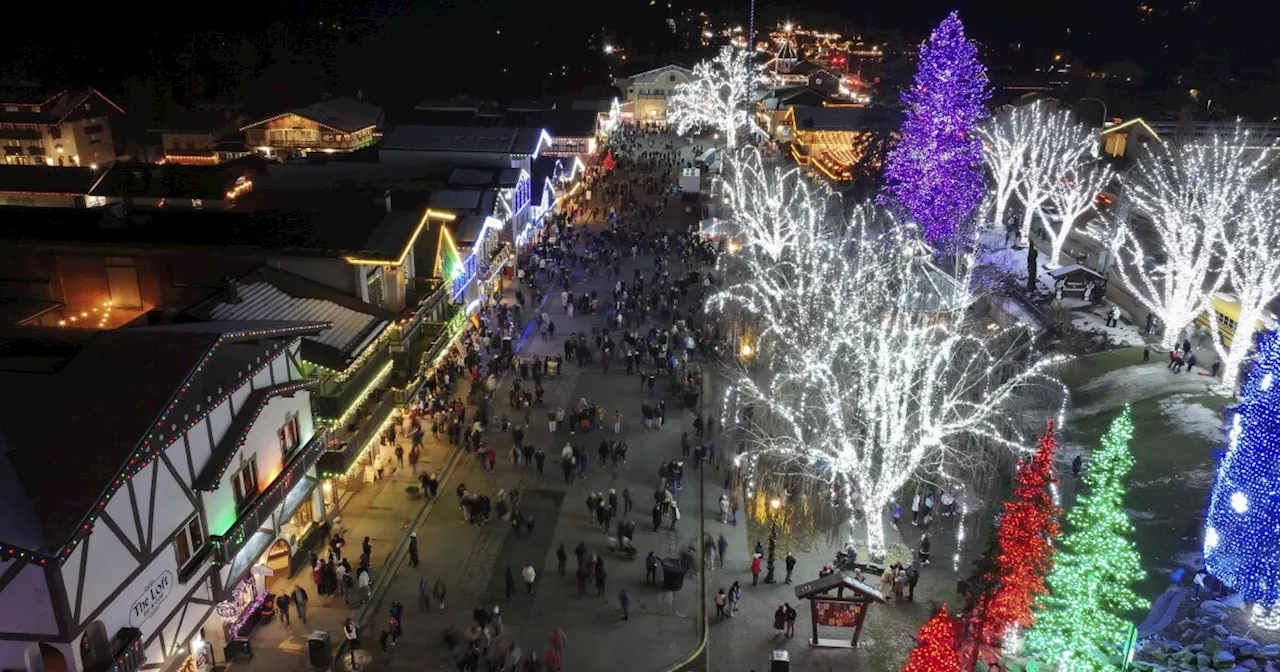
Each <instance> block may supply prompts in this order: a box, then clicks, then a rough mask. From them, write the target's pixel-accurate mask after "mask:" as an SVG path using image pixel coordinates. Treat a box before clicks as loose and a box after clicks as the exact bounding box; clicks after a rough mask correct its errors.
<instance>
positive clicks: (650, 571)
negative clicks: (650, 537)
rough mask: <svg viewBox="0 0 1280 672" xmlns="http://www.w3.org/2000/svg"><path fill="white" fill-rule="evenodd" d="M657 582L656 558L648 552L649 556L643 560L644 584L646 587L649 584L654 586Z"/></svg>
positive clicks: (652, 553) (651, 552)
mask: <svg viewBox="0 0 1280 672" xmlns="http://www.w3.org/2000/svg"><path fill="white" fill-rule="evenodd" d="M657 582H658V556H657V555H656V554H655V553H654V552H653V551H649V555H646V556H645V558H644V584H645V585H646V586H647V585H649V584H650V583H655V584H656V583H657Z"/></svg>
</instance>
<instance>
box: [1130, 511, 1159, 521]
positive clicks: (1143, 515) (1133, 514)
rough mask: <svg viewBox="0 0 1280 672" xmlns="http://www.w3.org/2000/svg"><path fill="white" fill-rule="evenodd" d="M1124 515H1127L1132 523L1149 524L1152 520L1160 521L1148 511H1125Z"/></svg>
mask: <svg viewBox="0 0 1280 672" xmlns="http://www.w3.org/2000/svg"><path fill="white" fill-rule="evenodd" d="M1124 512H1125V513H1127V514H1129V520H1132V521H1134V522H1143V523H1149V522H1151V521H1154V520H1160V517H1159V516H1157V515H1156V514H1154V513H1152V512H1150V511H1138V510H1136V509H1125V510H1124Z"/></svg>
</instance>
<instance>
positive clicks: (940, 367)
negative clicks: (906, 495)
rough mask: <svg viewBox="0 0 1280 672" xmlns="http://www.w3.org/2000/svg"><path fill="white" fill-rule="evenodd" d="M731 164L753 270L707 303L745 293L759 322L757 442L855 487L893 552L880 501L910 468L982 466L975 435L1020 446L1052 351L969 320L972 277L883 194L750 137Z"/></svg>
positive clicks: (753, 377)
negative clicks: (822, 173) (880, 202)
mask: <svg viewBox="0 0 1280 672" xmlns="http://www.w3.org/2000/svg"><path fill="white" fill-rule="evenodd" d="M753 156H754V157H756V158H752V157H753ZM729 164H730V165H729V166H728V168H729V170H730V177H729V179H727V180H726V182H725V187H726V196H727V197H728V199H729V201H730V203H729V213H728V217H729V218H730V219H731V220H733V221H735V222H737V223H739V229H740V235H741V236H742V250H741V255H740V256H741V258H742V263H743V264H744V269H743V272H742V273H741V274H740V278H739V279H738V280H737V281H735V282H730V283H729V284H727V285H726V286H725V288H724V289H723V290H722V291H721V292H719V293H718V294H717V295H715V296H714V297H713V298H712V301H711V307H712V308H713V309H714V308H721V307H727V306H736V307H737V308H738V309H740V310H741V311H742V312H743V313H745V314H746V315H748V316H749V317H750V318H753V319H754V320H755V321H756V323H757V324H758V327H759V330H760V336H758V337H757V343H758V344H759V347H758V348H757V349H756V355H755V356H756V358H758V360H759V362H760V364H763V365H764V366H756V367H753V369H752V371H748V370H746V369H743V370H741V371H738V372H737V375H736V376H735V381H734V386H735V389H736V390H737V391H738V393H739V394H741V395H742V398H743V400H744V401H745V402H746V403H748V404H750V405H751V406H752V407H753V408H754V409H755V412H754V413H753V418H754V419H753V422H751V423H750V424H749V425H748V426H747V427H746V432H747V435H748V437H749V438H748V442H747V443H748V447H749V448H750V449H751V450H752V451H753V452H754V453H756V454H758V455H759V456H761V457H762V458H764V459H767V460H768V461H769V462H770V464H771V465H772V468H774V469H777V470H779V471H781V472H783V473H796V474H804V475H806V476H809V477H813V478H819V479H822V480H825V481H831V482H839V483H841V484H842V485H843V486H844V491H845V492H848V493H850V495H851V496H852V495H853V493H854V492H856V493H857V496H858V501H859V506H860V508H862V510H863V511H864V512H865V513H866V516H867V544H868V547H869V548H870V549H871V551H872V554H873V555H876V556H877V557H883V554H884V552H885V538H884V524H883V523H884V517H883V516H884V510H885V507H886V505H887V504H888V503H889V502H890V501H891V500H892V498H893V497H895V496H896V495H897V493H898V491H899V490H901V489H902V487H903V486H904V485H905V484H906V483H908V482H909V481H910V479H912V478H913V477H917V476H919V475H921V474H922V473H924V472H930V473H932V472H934V471H935V470H940V469H950V468H954V467H960V468H964V467H972V466H976V465H975V462H977V461H979V460H981V459H982V455H983V453H982V451H980V450H975V449H974V446H973V445H967V442H970V441H974V440H976V441H982V442H986V443H987V444H988V445H996V446H1002V447H1006V448H1008V449H1010V450H1018V449H1021V448H1022V447H1024V446H1025V442H1023V441H1022V435H1021V433H1020V431H1018V430H1019V427H1018V424H1019V418H1020V416H1019V414H1018V413H1017V412H1016V410H1015V409H1016V408H1017V407H1018V405H1019V402H1020V401H1025V400H1024V399H1023V398H1022V397H1021V394H1020V393H1021V392H1022V391H1024V390H1026V389H1027V388H1029V387H1032V386H1037V385H1049V384H1050V381H1049V379H1048V378H1047V377H1046V376H1045V374H1044V369H1045V367H1046V366H1047V365H1048V364H1049V361H1048V360H1042V361H1040V362H1030V363H1029V362H1027V361H1025V360H1024V358H1023V357H1022V354H1024V353H1022V351H1021V348H1022V347H1023V343H1024V342H1025V341H1023V340H1021V339H1018V338H1017V335H1016V334H1014V333H1011V332H1003V333H995V334H993V333H991V332H988V331H985V330H982V329H974V328H973V325H971V324H969V323H967V321H966V320H965V319H964V315H965V312H966V309H967V308H968V306H969V305H971V300H972V297H971V296H970V295H969V294H968V292H967V291H966V289H965V287H966V286H965V285H962V284H958V283H955V282H953V281H950V280H949V279H948V278H947V277H946V276H945V274H943V273H941V272H939V271H938V270H937V269H936V268H935V267H933V266H932V264H931V263H930V261H929V253H928V250H927V249H925V248H924V247H923V246H920V245H919V244H918V243H914V242H913V241H914V239H915V235H916V234H915V232H914V231H911V230H910V228H909V227H907V226H904V225H902V224H901V223H899V222H896V221H894V220H893V218H892V217H891V216H890V215H888V214H887V213H886V212H885V211H884V210H882V209H881V208H879V207H877V206H874V205H869V204H862V205H858V206H856V207H854V208H853V210H852V212H851V214H849V215H847V216H846V215H843V214H839V210H840V209H838V208H832V207H830V206H829V205H828V204H826V202H827V201H829V198H830V197H828V196H827V195H826V194H825V193H823V192H820V191H815V190H813V189H810V188H807V187H801V186H799V185H798V184H797V183H796V182H794V181H792V178H791V177H790V174H789V173H786V172H782V173H779V172H777V171H776V170H771V169H769V168H768V166H767V161H766V162H761V160H760V159H759V158H758V156H757V155H755V153H754V152H748V153H746V154H745V156H744V157H731V158H730V160H729ZM743 165H746V166H747V168H746V169H745V170H744V169H743ZM756 166H758V167H759V168H757V167H756ZM739 175H740V176H742V177H741V179H738V177H737V176H739ZM779 178H783V179H779ZM750 209H757V210H758V211H757V212H749V211H748V210H750ZM833 218H834V221H833ZM1040 417H1043V416H1040Z"/></svg>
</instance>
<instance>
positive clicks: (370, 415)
mask: <svg viewBox="0 0 1280 672" xmlns="http://www.w3.org/2000/svg"><path fill="white" fill-rule="evenodd" d="M379 395H381V396H379ZM398 401H399V400H398V398H397V397H396V394H395V392H394V391H392V390H378V391H375V392H374V393H373V396H372V397H370V398H369V399H368V400H367V401H365V402H364V406H365V407H367V408H368V411H367V412H365V411H364V409H361V410H360V411H359V412H358V416H357V417H359V418H360V420H359V424H358V425H357V426H355V428H354V429H351V428H347V429H341V430H339V431H340V432H341V434H343V435H345V436H344V438H342V439H340V440H341V442H342V447H341V448H339V449H337V450H331V451H329V452H327V453H325V454H324V455H322V456H321V457H320V460H319V461H318V462H317V463H316V470H317V471H318V472H319V473H320V477H321V478H338V477H341V476H343V475H344V474H346V473H347V470H348V469H350V468H351V465H353V464H355V461H356V459H357V458H359V457H360V456H361V455H362V454H363V453H364V451H365V448H367V447H369V446H370V445H372V444H373V442H374V441H376V440H377V439H378V432H380V431H382V428H383V425H385V424H386V422H387V419H388V418H390V417H391V413H392V412H393V411H395V409H396V406H397V405H398Z"/></svg>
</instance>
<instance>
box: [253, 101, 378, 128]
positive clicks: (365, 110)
mask: <svg viewBox="0 0 1280 672" xmlns="http://www.w3.org/2000/svg"><path fill="white" fill-rule="evenodd" d="M290 114H293V115H297V116H299V117H302V118H303V119H308V120H310V121H314V122H316V123H317V124H319V125H321V126H323V127H324V128H327V129H329V130H331V131H336V132H338V133H355V132H356V131H361V130H364V129H366V128H371V127H378V126H381V125H382V119H383V114H382V108H381V107H378V106H377V105H373V104H370V103H366V102H364V101H362V100H357V99H355V98H331V99H329V100H325V101H321V102H319V103H312V104H311V105H307V106H306V107H299V108H297V109H294V110H289V111H288V112H283V113H281V114H277V115H275V116H272V117H268V118H266V119H262V120H259V121H255V122H253V123H252V124H248V125H247V126H242V127H241V128H240V130H242V131H243V130H247V129H250V128H255V127H257V126H262V125H263V124H266V123H267V122H270V121H275V120H276V119H279V118H281V117H285V116H288V115H290Z"/></svg>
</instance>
